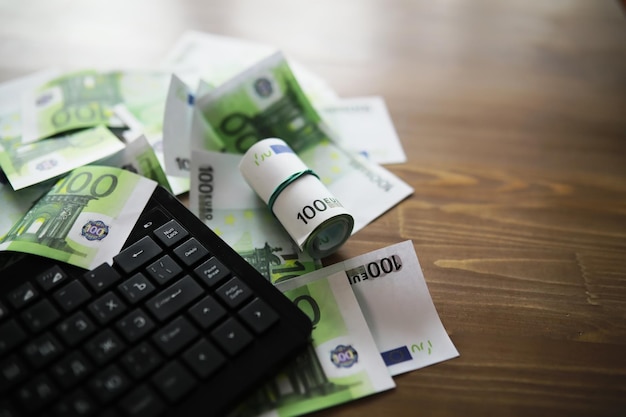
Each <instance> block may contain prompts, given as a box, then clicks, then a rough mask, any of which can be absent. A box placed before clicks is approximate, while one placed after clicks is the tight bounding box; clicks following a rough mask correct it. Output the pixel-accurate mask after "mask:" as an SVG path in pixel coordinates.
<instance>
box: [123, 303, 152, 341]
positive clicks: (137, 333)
mask: <svg viewBox="0 0 626 417" xmlns="http://www.w3.org/2000/svg"><path fill="white" fill-rule="evenodd" d="M117 328H118V330H119V331H120V333H122V335H123V336H124V337H125V338H126V340H127V341H128V342H130V343H133V342H135V341H137V340H139V339H141V338H142V337H143V336H145V335H146V334H148V333H149V332H150V331H151V330H152V329H153V328H154V322H153V321H152V319H151V318H150V317H148V315H147V314H146V313H145V312H144V311H143V310H141V309H137V310H134V311H132V312H131V313H129V314H128V315H126V317H124V318H123V319H121V320H120V321H118V322H117Z"/></svg>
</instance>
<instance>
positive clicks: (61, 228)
mask: <svg viewBox="0 0 626 417" xmlns="http://www.w3.org/2000/svg"><path fill="white" fill-rule="evenodd" d="M155 187H156V183H155V182H154V181H152V180H149V179H147V178H145V177H142V176H139V175H136V174H133V173H132V172H129V171H126V170H123V169H120V168H113V167H106V166H95V165H88V166H84V167H80V168H77V169H75V170H74V171H72V172H71V173H70V174H68V175H66V176H64V177H63V178H61V179H60V180H59V181H58V182H57V183H56V184H55V185H54V186H53V187H52V188H51V189H50V191H48V192H47V193H46V194H44V195H43V196H42V197H41V198H40V199H39V200H37V202H36V203H35V205H34V206H33V207H31V208H30V210H28V212H26V214H25V215H24V216H23V217H22V218H20V219H18V220H17V221H16V222H15V223H14V224H13V226H12V227H11V229H9V230H8V232H7V233H6V234H5V235H4V236H3V237H2V239H1V240H0V250H7V251H15V252H26V253H32V254H36V255H41V256H45V257H48V258H52V259H56V260H59V261H62V262H66V263H69V264H72V265H76V266H79V267H82V268H85V269H93V268H95V267H96V266H97V265H99V264H101V263H103V262H105V261H109V262H110V261H111V258H112V257H113V256H114V255H116V254H117V253H118V252H119V251H120V250H121V248H122V245H123V244H124V242H125V241H126V239H127V238H128V236H129V234H130V231H131V230H132V228H133V226H134V225H135V222H136V221H137V219H138V218H139V215H140V214H141V212H142V210H143V209H144V207H145V205H146V203H147V202H148V200H149V199H150V196H151V195H152V192H153V190H154V188H155Z"/></svg>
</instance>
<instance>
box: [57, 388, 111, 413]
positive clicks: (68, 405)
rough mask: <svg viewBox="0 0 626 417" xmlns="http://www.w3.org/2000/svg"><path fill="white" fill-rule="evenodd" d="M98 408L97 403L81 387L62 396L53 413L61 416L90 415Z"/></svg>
mask: <svg viewBox="0 0 626 417" xmlns="http://www.w3.org/2000/svg"><path fill="white" fill-rule="evenodd" d="M99 410H100V406H99V404H98V403H97V402H96V401H95V400H94V399H93V397H91V396H90V395H89V394H87V392H86V391H85V390H84V389H82V388H79V389H77V390H76V391H74V392H72V393H71V394H69V395H68V396H64V397H63V398H62V399H61V401H59V402H58V403H57V404H56V406H55V407H54V412H55V414H56V415H57V416H63V417H84V416H91V415H94V414H95V413H96V412H97V411H99Z"/></svg>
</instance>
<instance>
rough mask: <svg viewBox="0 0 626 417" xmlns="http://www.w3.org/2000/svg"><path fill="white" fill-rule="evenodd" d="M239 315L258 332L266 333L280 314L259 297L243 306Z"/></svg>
mask: <svg viewBox="0 0 626 417" xmlns="http://www.w3.org/2000/svg"><path fill="white" fill-rule="evenodd" d="M239 316H240V317H241V319H242V320H243V321H244V322H245V323H246V324H247V325H248V326H250V327H251V328H252V330H254V332H255V333H257V334H262V333H264V332H265V331H266V330H267V329H269V328H270V327H272V325H273V324H274V323H276V322H277V321H278V314H276V312H275V311H274V310H272V308H271V307H270V306H268V305H267V304H265V302H263V301H262V300H261V299H259V298H255V299H254V300H252V302H251V303H250V304H248V305H247V306H245V307H244V308H242V309H241V310H240V311H239Z"/></svg>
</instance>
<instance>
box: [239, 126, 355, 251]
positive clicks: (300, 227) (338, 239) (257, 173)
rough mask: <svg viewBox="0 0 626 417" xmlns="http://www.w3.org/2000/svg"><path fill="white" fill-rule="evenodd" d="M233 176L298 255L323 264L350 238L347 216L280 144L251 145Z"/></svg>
mask: <svg viewBox="0 0 626 417" xmlns="http://www.w3.org/2000/svg"><path fill="white" fill-rule="evenodd" d="M239 170H240V171H241V174H242V175H243V177H244V179H245V180H246V182H247V183H248V185H250V187H251V188H252V189H253V190H254V191H255V192H256V193H257V194H258V195H259V197H261V199H262V200H263V201H265V203H266V204H267V205H268V207H269V208H270V210H271V211H272V213H273V214H274V216H276V218H277V219H278V221H279V222H280V223H281V224H282V226H283V227H284V228H285V230H286V231H287V233H288V234H289V236H291V238H292V239H293V241H294V242H295V243H296V244H297V245H298V247H299V248H300V250H301V251H303V252H307V253H308V254H309V255H311V256H312V257H313V258H323V257H325V256H327V255H330V254H331V253H333V252H335V251H336V250H337V249H339V247H340V246H341V245H343V244H344V242H345V241H346V240H347V239H348V237H350V234H351V233H352V229H353V227H354V218H353V217H352V215H351V214H350V213H348V211H347V210H346V209H345V208H344V207H343V205H342V204H341V202H340V201H339V200H338V199H337V197H335V196H334V195H333V194H332V193H331V192H330V191H329V190H328V188H326V186H325V185H324V184H323V183H322V182H321V181H320V179H319V178H318V176H317V174H315V172H313V171H312V170H311V169H309V168H308V167H307V166H306V165H305V164H304V162H302V160H301V159H300V158H299V157H298V155H296V154H295V153H294V152H293V150H292V149H291V148H290V147H289V146H288V145H287V144H286V143H285V142H284V141H283V140H281V139H277V138H269V139H264V140H261V141H259V142H257V143H255V144H254V145H253V146H252V147H250V149H248V151H247V152H246V153H245V154H244V156H243V158H242V160H241V163H240V164H239Z"/></svg>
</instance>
